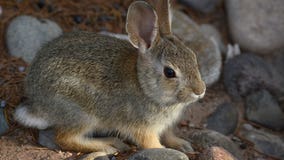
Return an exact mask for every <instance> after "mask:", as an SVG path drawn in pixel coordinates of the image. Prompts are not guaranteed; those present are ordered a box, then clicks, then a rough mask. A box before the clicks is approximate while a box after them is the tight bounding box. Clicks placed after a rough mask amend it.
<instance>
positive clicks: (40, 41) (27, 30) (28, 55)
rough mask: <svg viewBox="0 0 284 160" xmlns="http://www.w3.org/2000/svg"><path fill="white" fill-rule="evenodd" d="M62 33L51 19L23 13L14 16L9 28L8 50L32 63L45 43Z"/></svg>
mask: <svg viewBox="0 0 284 160" xmlns="http://www.w3.org/2000/svg"><path fill="white" fill-rule="evenodd" d="M61 34H62V29H61V28H60V27H59V26H58V25H57V24H56V23H55V22H53V21H51V20H48V19H39V18H35V17H32V16H26V15H21V16H18V17H16V18H14V19H13V20H12V21H11V22H10V24H9V26H8V28H7V33H6V41H7V47H8V51H9V53H10V54H11V55H13V56H16V57H21V58H23V59H24V60H25V61H26V62H28V63H30V62H31V61H32V60H33V58H34V56H35V55H36V53H37V52H38V50H39V49H40V48H41V47H42V46H43V45H44V44H45V43H47V42H49V41H51V40H53V39H55V38H56V37H58V36H60V35H61Z"/></svg>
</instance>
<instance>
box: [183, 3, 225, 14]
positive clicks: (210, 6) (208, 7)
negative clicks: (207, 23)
mask: <svg viewBox="0 0 284 160" xmlns="http://www.w3.org/2000/svg"><path fill="white" fill-rule="evenodd" d="M178 2H180V3H181V4H184V5H186V6H188V7H192V8H194V9H195V10H198V11H200V12H203V13H209V12H212V11H213V10H214V9H215V8H216V6H217V5H218V4H219V3H220V0H178Z"/></svg>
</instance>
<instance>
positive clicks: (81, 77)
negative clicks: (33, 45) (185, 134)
mask: <svg viewBox="0 0 284 160" xmlns="http://www.w3.org/2000/svg"><path fill="white" fill-rule="evenodd" d="M164 3H168V2H167V1H164ZM138 8H139V10H141V12H143V13H147V14H143V13H141V12H140V11H137V9H138ZM162 8H166V7H162ZM166 9H167V8H166ZM134 11H135V12H134ZM129 12H130V13H128V19H127V23H128V25H127V27H130V28H131V29H129V28H128V32H129V35H130V36H132V38H130V39H131V43H129V42H128V41H124V40H119V39H116V38H113V37H108V36H103V35H99V34H95V33H89V32H74V33H69V34H65V35H63V36H62V37H60V38H58V39H56V40H54V41H53V42H51V43H48V44H47V45H45V46H44V47H43V48H42V49H41V50H40V51H39V53H38V54H37V56H36V57H35V59H34V61H33V62H32V64H31V66H30V68H29V72H28V76H27V78H26V81H25V87H26V88H25V93H26V96H27V97H28V101H27V102H25V104H23V105H22V106H21V107H19V108H18V109H17V110H16V113H15V118H16V120H18V121H19V122H20V123H22V124H23V125H26V126H29V127H37V128H40V129H43V128H48V127H49V128H53V129H55V130H56V142H57V143H58V144H59V145H60V146H61V147H62V148H63V149H67V150H74V151H80V152H92V151H105V152H108V153H114V152H116V151H118V150H124V149H125V148H127V147H126V145H125V144H124V143H123V142H122V141H121V140H118V139H117V138H88V137H87V136H86V135H89V134H90V133H92V132H96V133H101V134H105V136H107V135H108V133H112V132H117V133H118V134H119V135H122V137H125V138H127V139H131V140H132V141H134V142H135V143H136V144H137V145H138V146H140V147H142V148H161V147H163V146H162V145H161V143H160V136H161V135H163V133H164V132H165V130H166V129H167V128H169V127H171V126H172V125H173V124H174V123H175V122H176V121H177V120H178V118H179V117H180V115H181V113H182V111H183V110H184V108H185V107H186V106H187V105H188V104H190V103H192V102H194V101H196V100H197V99H199V98H201V97H202V95H203V94H204V92H205V85H204V82H203V81H202V80H201V77H200V73H199V71H198V67H197V62H196V57H195V54H194V53H193V52H192V51H191V50H190V49H189V48H187V47H186V46H185V45H183V44H182V42H181V41H179V40H178V39H177V38H176V37H175V36H173V35H172V34H168V33H167V34H163V33H162V32H160V31H158V30H157V28H156V27H158V26H156V25H158V23H157V17H156V15H157V14H156V13H155V10H154V9H153V8H152V7H150V6H149V5H148V4H147V3H146V2H134V3H133V4H132V5H131V6H130V9H129ZM161 12H162V11H161ZM163 12H164V11H163ZM134 13H135V14H134ZM164 13H169V12H168V11H166V12H164ZM137 14H142V15H144V16H141V15H140V16H138V15H137ZM158 15H161V14H158ZM131 16H134V17H131ZM163 16H166V17H163V19H167V18H169V17H167V16H168V15H163ZM135 17H136V18H135ZM142 21H149V22H145V24H147V25H144V24H143V23H142V24H141V22H142ZM137 23H138V24H141V25H142V27H141V26H140V25H137ZM153 24H155V25H153ZM163 27H170V26H163ZM168 31H170V30H168ZM131 44H133V45H134V46H133V45H131ZM135 47H138V49H137V48H135ZM164 67H171V68H172V69H174V71H175V72H176V75H177V76H176V77H175V78H167V77H166V76H165V75H164ZM163 139H164V142H165V145H166V146H168V147H173V148H177V149H180V150H186V148H188V147H185V146H188V145H189V144H188V142H186V141H184V140H181V139H180V138H177V137H175V136H174V135H173V134H164V136H163Z"/></svg>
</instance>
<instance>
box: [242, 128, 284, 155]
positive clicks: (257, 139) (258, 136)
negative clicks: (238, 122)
mask: <svg viewBox="0 0 284 160" xmlns="http://www.w3.org/2000/svg"><path fill="white" fill-rule="evenodd" d="M240 134H241V135H242V136H243V137H245V138H246V139H247V140H249V141H251V142H253V143H254V147H255V149H256V150H258V151H260V152H262V153H264V154H267V155H270V156H273V157H276V158H279V159H284V137H283V135H281V136H280V135H275V134H272V133H268V132H265V131H262V130H257V129H255V128H253V127H252V126H251V125H248V124H245V125H243V127H242V129H241V131H240Z"/></svg>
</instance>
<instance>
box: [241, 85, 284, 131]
mask: <svg viewBox="0 0 284 160" xmlns="http://www.w3.org/2000/svg"><path fill="white" fill-rule="evenodd" d="M246 117H247V119H248V120H250V121H253V122H256V123H259V124H261V125H263V126H266V127H268V128H271V129H274V130H283V129H284V113H283V111H282V110H281V108H280V107H279V105H278V102H277V101H276V99H275V98H274V97H273V96H272V95H271V94H270V93H269V92H268V91H266V90H261V91H258V92H255V93H252V94H251V95H249V96H248V97H246Z"/></svg>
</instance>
